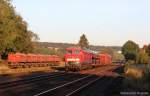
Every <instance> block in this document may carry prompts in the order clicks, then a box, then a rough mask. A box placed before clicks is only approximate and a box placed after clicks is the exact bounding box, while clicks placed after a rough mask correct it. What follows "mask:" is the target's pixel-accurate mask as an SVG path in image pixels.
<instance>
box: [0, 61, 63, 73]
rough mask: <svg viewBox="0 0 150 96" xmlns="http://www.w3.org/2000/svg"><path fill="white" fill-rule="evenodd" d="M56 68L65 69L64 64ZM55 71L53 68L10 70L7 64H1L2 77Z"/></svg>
mask: <svg viewBox="0 0 150 96" xmlns="http://www.w3.org/2000/svg"><path fill="white" fill-rule="evenodd" d="M56 67H64V62H61V63H60V64H59V65H58V66H56ZM51 71H54V69H53V68H51V67H32V68H16V69H10V68H9V67H8V66H7V63H0V75H15V74H21V73H22V74H28V73H33V72H51Z"/></svg>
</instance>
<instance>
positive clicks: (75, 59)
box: [67, 58, 80, 62]
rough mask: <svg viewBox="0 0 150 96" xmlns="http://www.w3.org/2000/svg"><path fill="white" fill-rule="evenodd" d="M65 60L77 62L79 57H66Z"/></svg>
mask: <svg viewBox="0 0 150 96" xmlns="http://www.w3.org/2000/svg"><path fill="white" fill-rule="evenodd" d="M67 61H77V62H79V61H80V59H79V58H68V59H67Z"/></svg>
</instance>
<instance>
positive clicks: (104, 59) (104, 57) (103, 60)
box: [99, 54, 111, 65]
mask: <svg viewBox="0 0 150 96" xmlns="http://www.w3.org/2000/svg"><path fill="white" fill-rule="evenodd" d="M99 61H100V64H101V65H107V64H111V56H110V55H109V54H99Z"/></svg>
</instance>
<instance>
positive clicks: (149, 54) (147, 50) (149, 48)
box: [146, 44, 150, 57]
mask: <svg viewBox="0 0 150 96" xmlns="http://www.w3.org/2000/svg"><path fill="white" fill-rule="evenodd" d="M146 53H147V54H148V56H149V57H150V44H149V45H148V47H147V48H146Z"/></svg>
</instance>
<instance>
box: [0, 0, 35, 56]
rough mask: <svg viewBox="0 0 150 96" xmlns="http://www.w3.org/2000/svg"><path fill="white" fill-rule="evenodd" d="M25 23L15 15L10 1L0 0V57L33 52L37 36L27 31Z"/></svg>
mask: <svg viewBox="0 0 150 96" xmlns="http://www.w3.org/2000/svg"><path fill="white" fill-rule="evenodd" d="M27 27H28V26H27V22H26V21H24V20H23V18H22V17H21V16H20V15H19V14H17V13H16V11H15V10H14V7H13V6H12V4H11V2H10V0H0V55H2V57H3V58H5V57H6V55H7V53H8V52H22V53H28V52H32V51H33V47H34V43H33V42H32V41H34V40H36V39H38V36H37V35H36V34H35V33H33V32H32V31H30V30H28V28H27Z"/></svg>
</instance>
